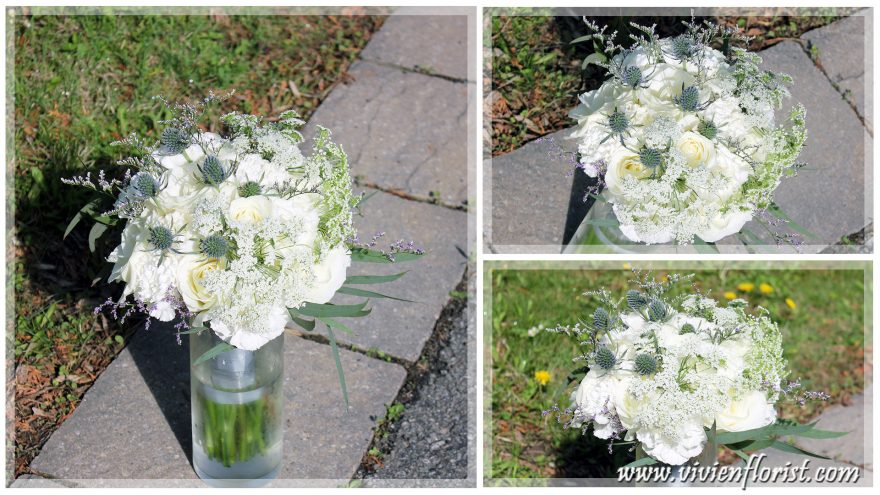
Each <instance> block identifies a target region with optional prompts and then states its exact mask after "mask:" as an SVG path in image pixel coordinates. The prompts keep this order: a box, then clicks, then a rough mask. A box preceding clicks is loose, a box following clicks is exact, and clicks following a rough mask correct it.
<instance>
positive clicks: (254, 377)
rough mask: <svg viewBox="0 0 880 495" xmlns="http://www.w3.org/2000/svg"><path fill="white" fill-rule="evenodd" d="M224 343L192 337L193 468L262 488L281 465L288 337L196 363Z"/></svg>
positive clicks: (216, 479)
mask: <svg viewBox="0 0 880 495" xmlns="http://www.w3.org/2000/svg"><path fill="white" fill-rule="evenodd" d="M220 342H221V341H220V339H219V338H218V337H217V336H216V335H215V334H214V332H212V331H210V330H206V331H203V332H200V333H198V334H191V335H190V362H191V364H192V366H191V370H190V373H191V378H190V385H191V398H192V437H193V442H192V443H193V456H192V461H193V468H194V469H195V471H196V474H198V476H199V478H201V479H202V480H204V481H205V482H207V483H208V484H210V485H213V486H224V487H256V486H261V485H264V484H265V483H268V482H269V480H271V479H273V478H275V476H276V475H277V474H278V471H279V468H280V466H281V454H282V448H281V443H282V438H283V424H284V423H283V410H284V408H283V370H284V356H283V350H284V336H283V335H281V336H279V337H278V338H276V339H275V340H273V341H271V342H269V343H268V344H266V345H264V346H263V347H261V348H259V349H257V350H256V351H246V350H243V349H233V350H230V351H227V352H223V353H221V354H219V355H217V356H214V357H213V358H211V359H208V360H205V361H203V362H200V363H198V364H195V363H196V362H197V360H198V359H199V358H200V357H201V356H202V355H203V354H204V353H205V352H207V351H208V350H210V349H212V348H214V346H216V345H217V344H219V343H220Z"/></svg>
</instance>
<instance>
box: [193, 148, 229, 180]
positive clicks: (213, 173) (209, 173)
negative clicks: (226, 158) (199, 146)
mask: <svg viewBox="0 0 880 495" xmlns="http://www.w3.org/2000/svg"><path fill="white" fill-rule="evenodd" d="M199 171H201V172H202V180H203V181H204V182H205V184H208V185H212V186H216V185H219V184H220V183H222V182H223V181H224V180H226V178H227V177H228V175H227V172H226V169H224V168H223V164H222V163H220V159H218V158H217V157H216V156H214V155H208V156H207V157H205V161H203V162H202V165H201V166H200V167H199Z"/></svg>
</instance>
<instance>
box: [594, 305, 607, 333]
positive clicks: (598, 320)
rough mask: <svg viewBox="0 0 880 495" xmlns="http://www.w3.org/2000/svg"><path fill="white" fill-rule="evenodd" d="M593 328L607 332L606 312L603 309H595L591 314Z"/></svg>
mask: <svg viewBox="0 0 880 495" xmlns="http://www.w3.org/2000/svg"><path fill="white" fill-rule="evenodd" d="M593 328H595V329H596V330H598V331H602V330H608V312H607V311H605V308H596V311H594V312H593Z"/></svg>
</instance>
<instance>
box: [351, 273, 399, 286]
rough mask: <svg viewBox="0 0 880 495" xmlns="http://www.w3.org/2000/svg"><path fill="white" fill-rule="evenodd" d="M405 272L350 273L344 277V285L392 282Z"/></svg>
mask: <svg viewBox="0 0 880 495" xmlns="http://www.w3.org/2000/svg"><path fill="white" fill-rule="evenodd" d="M406 273H407V272H400V273H395V274H394V275H352V276H351V277H348V278H346V279H345V285H368V284H384V283H387V282H394V281H395V280H397V279H399V278H400V277H402V276H404V275H406Z"/></svg>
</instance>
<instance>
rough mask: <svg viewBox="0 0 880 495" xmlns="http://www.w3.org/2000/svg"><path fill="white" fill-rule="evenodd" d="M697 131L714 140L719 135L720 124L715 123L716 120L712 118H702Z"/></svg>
mask: <svg viewBox="0 0 880 495" xmlns="http://www.w3.org/2000/svg"><path fill="white" fill-rule="evenodd" d="M697 132H699V133H700V134H702V135H703V137H705V138H706V139H709V140H712V139H715V137H716V136H718V126H716V125H715V122H712V121H711V120H701V121H700V123H699V124H698V125H697Z"/></svg>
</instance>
